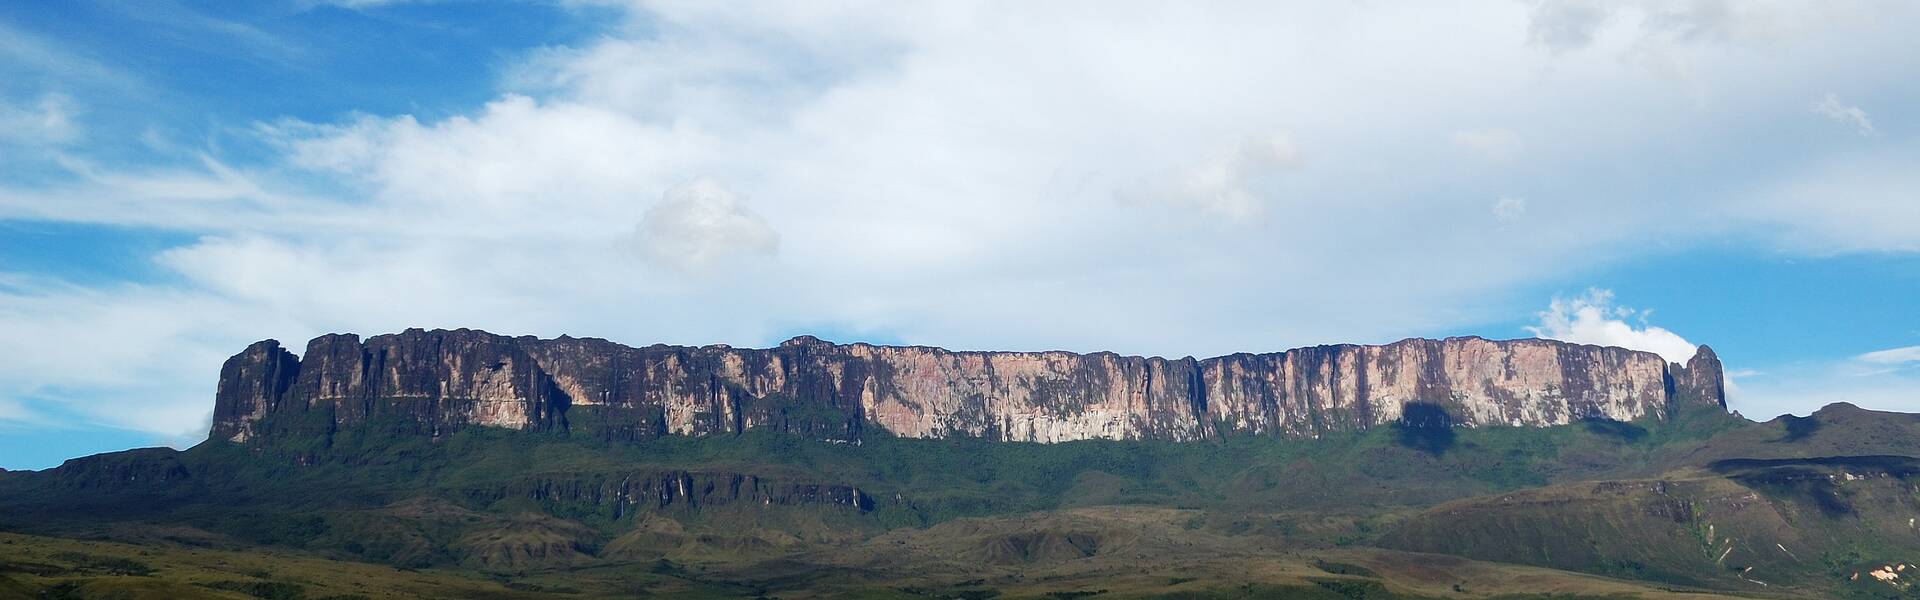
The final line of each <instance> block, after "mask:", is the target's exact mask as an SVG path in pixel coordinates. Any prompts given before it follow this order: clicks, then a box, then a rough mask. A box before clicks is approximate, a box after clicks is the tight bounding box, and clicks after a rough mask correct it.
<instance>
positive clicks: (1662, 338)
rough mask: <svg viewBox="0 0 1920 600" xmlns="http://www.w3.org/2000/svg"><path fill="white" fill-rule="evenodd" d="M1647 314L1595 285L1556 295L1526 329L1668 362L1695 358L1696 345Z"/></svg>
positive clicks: (1549, 337)
mask: <svg viewBox="0 0 1920 600" xmlns="http://www.w3.org/2000/svg"><path fill="white" fill-rule="evenodd" d="M1647 315H1648V312H1647V311H1635V310H1633V309H1631V308H1627V307H1624V306H1617V305H1615V304H1614V303H1613V292H1612V291H1610V290H1603V289H1598V288H1595V289H1589V290H1587V291H1586V293H1584V294H1581V295H1579V296H1574V297H1571V298H1565V297H1555V298H1554V299H1553V302H1552V303H1551V304H1550V305H1549V306H1548V308H1547V310H1544V311H1541V312H1539V313H1538V314H1537V316H1538V317H1539V319H1540V322H1539V324H1537V325H1533V326H1531V327H1528V328H1527V330H1528V331H1531V332H1533V335H1534V336H1535V337H1542V338H1548V339H1555V340H1560V341H1565V342H1574V343H1577V344H1594V345H1599V346H1619V347H1621V348H1629V349H1633V350H1643V351H1647V352H1652V353H1654V354H1658V355H1660V357H1661V358H1665V359H1667V361H1669V362H1677V363H1684V362H1687V359H1690V358H1693V354H1694V352H1695V351H1696V350H1698V347H1697V346H1695V345H1693V344H1692V343H1690V342H1688V341H1687V340H1686V339H1685V338H1682V337H1680V336H1679V335H1678V334H1675V333H1674V332H1671V331H1667V330H1665V329H1662V328H1659V327H1655V326H1652V325H1648V324H1647V323H1646V317H1647ZM1629 319H1634V320H1638V321H1639V324H1638V325H1637V326H1636V325H1635V324H1634V323H1631V322H1629V321H1628V320H1629Z"/></svg>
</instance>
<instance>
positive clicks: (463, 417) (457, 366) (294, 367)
mask: <svg viewBox="0 0 1920 600" xmlns="http://www.w3.org/2000/svg"><path fill="white" fill-rule="evenodd" d="M1415 404H1418V405H1420V406H1422V407H1423V408H1424V409H1425V410H1428V411H1432V410H1436V409H1437V410H1440V411H1444V412H1445V415H1446V416H1447V417H1448V419H1449V420H1450V422H1451V423H1453V424H1455V425H1463V426H1490V425H1509V426H1546V425H1558V424H1565V423H1569V422H1573V421H1577V420H1580V419H1586V418H1607V419H1616V420H1632V419H1637V418H1641V417H1647V416H1653V417H1656V418H1664V417H1665V416H1666V415H1667V414H1670V413H1671V412H1673V411H1675V410H1678V409H1680V408H1684V407H1686V406H1689V405H1698V406H1719V407H1724V406H1725V398H1724V389H1723V385H1722V379H1721V368H1720V363H1719V360H1718V359H1717V358H1715V357H1714V355H1713V351H1712V350H1710V349H1708V348H1707V347H1705V346H1701V347H1700V350H1699V353H1698V354H1697V355H1696V356H1695V357H1694V358H1693V359H1692V360H1689V361H1688V362H1687V364H1685V365H1680V364H1669V363H1667V362H1666V361H1664V360H1662V359H1661V358H1660V357H1659V356H1658V355H1655V354H1652V353H1648V352H1638V351H1633V350H1627V349H1623V348H1610V347H1600V346H1586V345H1577V344H1569V343H1564V342H1558V341H1552V340H1542V339H1520V340H1509V341H1490V340H1485V339H1480V338H1475V337H1464V338H1448V339H1444V340H1425V339H1409V340H1403V341H1400V342H1395V343H1392V344H1387V345H1382V346H1359V345H1335V346H1316V347H1311V348H1300V349H1295V350H1289V351H1286V352H1279V353H1271V354H1233V355H1229V356H1222V357H1218V358H1209V359H1205V360H1195V359H1193V358H1181V359H1165V358H1143V357H1137V356H1120V355H1116V354H1112V353H1106V352H1098V353H1093V354H1075V353H1070V352H954V351H948V350H943V349H940V348H929V347H922V346H874V345H868V344H847V345H839V344H831V343H827V342H823V341H820V340H818V339H815V338H812V337H808V336H802V337H798V338H794V339H792V340H789V341H787V342H785V343H783V344H781V345H780V346H779V347H777V348H768V349H738V348H731V347H727V346H721V345H715V346H704V347H698V348H694V347H684V346H665V345H654V346H648V347H645V348H633V347H629V346H623V345H619V344H615V343H613V342H609V341H606V340H601V339H592V338H570V337H566V336H562V337H560V338H558V339H550V340H549V339H538V338H534V337H517V338H514V337H506V336H498V335H493V334H489V333H486V332H482V331H473V330H466V329H461V330H454V331H446V330H435V331H423V330H419V329H410V330H407V331H406V332H403V333H400V334H392V335H380V336H374V337H371V338H367V339H365V340H362V339H360V338H359V336H355V335H351V334H334V335H326V336H321V337H319V338H315V339H314V340H313V341H311V342H309V343H308V344H307V349H306V352H305V353H304V354H303V355H302V356H301V357H295V356H294V355H293V354H292V353H290V352H288V351H287V350H286V349H284V348H281V347H280V344H279V343H278V342H275V341H272V340H268V341H263V342H259V343H257V344H254V345H253V346H250V347H248V348H247V349H246V350H245V351H243V352H241V353H240V354H237V355H235V356H234V357H233V358H231V359H229V360H228V361H227V363H226V365H225V367H224V368H223V369H222V370H221V379H220V384H219V388H218V392H217V394H216V400H215V408H214V421H213V430H212V437H214V438H217V439H225V440H232V441H247V440H249V439H254V438H256V437H262V436H269V437H270V436H272V435H282V434H284V435H304V434H311V433H315V432H332V431H335V430H337V429H339V428H341V427H348V426H353V425H356V424H360V423H368V422H379V423H383V424H386V425H388V426H398V427H402V428H404V429H406V430H408V431H411V432H417V433H421V434H425V435H439V434H440V433H443V432H446V431H450V430H452V429H456V428H460V427H471V426H485V427H504V428H511V429H523V430H547V431H564V432H568V433H570V434H573V435H594V436H600V437H607V438H613V439H643V438H649V437H655V436H661V435H709V434H718V433H734V432H740V431H744V430H748V429H767V430H776V431H783V432H792V433H798V434H803V435H807V436H810V437H815V438H820V439H829V440H842V441H858V440H859V439H861V438H862V437H864V436H871V435H893V436H901V437H916V438H929V437H947V436H971V437H985V438H990V439H997V440H1005V441H1025V442H1061V441H1069V440H1081V439H1092V438H1105V439H1160V440H1176V441H1177V440H1192V439H1202V438H1213V437H1219V436H1224V435H1278V436H1290V437H1313V436H1318V435H1321V434H1323V433H1327V432H1332V431H1345V430H1360V429H1366V428H1370V427H1376V426H1380V425H1383V424H1388V423H1392V422H1393V421H1395V420H1396V419H1398V418H1400V416H1401V414H1402V412H1403V410H1404V409H1405V408H1406V407H1408V406H1409V405H1415Z"/></svg>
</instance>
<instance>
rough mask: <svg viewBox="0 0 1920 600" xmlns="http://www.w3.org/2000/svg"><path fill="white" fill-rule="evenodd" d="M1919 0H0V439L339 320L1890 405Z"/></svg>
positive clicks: (38, 437)
mask: <svg viewBox="0 0 1920 600" xmlns="http://www.w3.org/2000/svg"><path fill="white" fill-rule="evenodd" d="M1915 25H1920V9H1916V8H1915V7H1912V6H1910V5H1902V4H1897V3H1873V2H1840V3H1822V4H1818V5H1807V4H1800V3H1770V2H1752V3H1724V2H1713V1H1705V0H1703V1H1697V2H1678V3H1675V2H1647V3H1638V2H1609V3H1593V2H1580V1H1573V2H1567V1H1559V0H1549V1H1545V2H1524V3H1523V2H1513V3H1473V4H1462V5H1449V4H1446V3H1419V4H1416V5H1412V6H1373V5H1359V4H1354V5H1328V6H1319V7H1310V8H1298V7H1291V8H1289V7H1274V6H1262V5H1257V4H1256V5H1244V6H1241V5H1232V4H1220V5H1210V6H1207V7H1198V6H1178V5H1142V4H1127V3H1101V4H1098V5H1077V6H1076V5H1068V4H1049V5H1033V4H1032V3H1014V4H987V3H980V4H944V5H922V6H899V5H894V4H880V5H873V6H858V5H842V6H834V7H802V6H794V5H786V4H728V5H714V4H710V3H670V2H669V3H654V2H636V3H622V2H584V1H583V2H498V3H493V2H427V1H420V2H380V1H359V2H319V1H311V0H309V1H301V2H285V3H276V2H244V3H240V2H236V3H210V2H196V3H172V2H141V3H113V2H69V3H37V2H28V3H11V4H8V5H5V6H0V467H4V468H42V467H47V466H52V465H55V464H58V462H59V461H60V460H62V459H64V458H68V457H71V456H76V455H81V454H87V453H92V452H99V451H107V450H116V449H122V448H128V447H135V446H145V445H153V444H172V445H176V446H184V445H190V444H192V443H195V442H196V441H198V439H200V438H201V437H203V436H204V431H205V424H206V418H207V415H208V414H209V412H210V410H211V399H212V388H213V381H214V378H215V376H216V375H217V371H218V368H219V364H220V362H221V361H222V360H223V359H224V358H225V357H226V356H228V355H230V354H232V353H233V352H236V351H238V350H239V349H240V348H242V347H244V346H245V345H246V344H247V343H249V342H251V341H254V340H257V339H263V338H275V339H280V340H282V341H283V342H286V343H288V344H289V345H290V346H293V347H294V348H296V349H298V348H300V347H302V346H303V345H304V340H306V339H308V338H310V337H312V336H314V335H317V334H320V333H325V332H330V331H352V332H361V333H378V332H386V331H395V330H398V329H401V328H405V327H410V326H425V327H462V326H465V327H478V328H483V329H488V330H492V331H497V332H501V333H511V334H536V335H542V336H554V335H559V334H562V333H569V334H574V335H595V336H601V337H608V338H611V339H615V340H619V341H623V342H627V343H632V344H648V343H653V342H672V343H691V344H700V343H712V342H726V343H732V344H736V345H771V344H774V343H777V342H778V341H779V340H781V339H784V338H786V337H789V336H792V335H796V334H800V333H811V334H816V335H821V336H822V337H826V338H829V339H836V340H842V341H847V340H856V339H858V340H867V341H876V342H906V343H923V344H935V345H943V346H948V347H956V348H994V349H1040V348H1065V349H1072V350H1100V349H1111V350H1117V351H1121V352H1127V353H1136V354H1157V355H1173V356H1179V355H1195V356H1208V355H1216V354H1223V353H1227V352H1233V351H1272V350H1280V349H1285V348H1289V347H1297V346H1302V345H1311V344H1318V343H1333V342H1365V343H1375V342H1387V341H1393V340H1395V339H1400V338H1404V337H1410V336H1446V335H1469V334H1471V335H1482V336H1487V337H1495V338H1504V337H1526V336H1534V335H1540V336H1547V337H1555V338H1560V339H1568V340H1572V341H1579V342H1587V343H1604V344H1615V345H1625V346H1629V347H1636V348H1642V349H1648V350H1653V351H1659V352H1662V353H1663V354H1682V353H1686V352H1687V351H1689V350H1691V349H1692V347H1693V345H1694V344H1702V343H1704V344H1710V345H1712V346H1713V347H1714V349H1715V350H1716V351H1717V352H1718V353H1719V354H1720V356H1721V357H1722V358H1723V359H1724V360H1725V361H1726V362H1727V365H1728V367H1729V369H1731V370H1732V371H1733V372H1734V373H1735V374H1736V376H1735V377H1734V385H1735V387H1736V391H1735V392H1734V396H1733V399H1732V404H1733V407H1734V408H1736V409H1739V410H1741V411H1742V412H1743V414H1746V415H1748V416H1749V417H1756V418H1766V417H1770V416H1772V415H1775V414H1779V413H1782V412H1797V413H1803V414H1804V413H1805V412H1808V411H1810V410H1813V409H1815V408H1818V407H1819V406H1821V405H1824V404H1825V403H1828V402H1834V401H1851V402H1855V403H1857V404H1861V405H1865V406H1871V407H1876V408H1885V409H1896V410H1909V411H1920V350H1903V349H1906V348H1913V347H1920V316H1916V311H1915V310H1914V307H1915V306H1916V305H1920V303H1916V302H1915V301H1914V299H1915V298H1916V296H1920V168H1915V165H1920V138H1917V137H1916V136H1915V135H1914V133H1913V132H1914V131H1915V127H1916V126H1917V125H1920V119H1916V115H1915V110H1914V107H1915V106H1920V102H1917V101H1920V79H1916V78H1914V77H1912V76H1911V74H1912V73H1916V72H1920V47H1916V45H1920V44H1916V42H1914V41H1913V40H1912V38H1911V36H1910V35H1908V32H1910V31H1911V30H1912V29H1913V28H1914V26H1915Z"/></svg>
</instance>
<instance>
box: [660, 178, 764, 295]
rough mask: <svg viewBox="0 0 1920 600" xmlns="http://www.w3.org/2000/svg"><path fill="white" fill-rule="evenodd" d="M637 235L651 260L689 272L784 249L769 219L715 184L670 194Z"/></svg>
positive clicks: (707, 182) (704, 182)
mask: <svg viewBox="0 0 1920 600" xmlns="http://www.w3.org/2000/svg"><path fill="white" fill-rule="evenodd" d="M636 235H637V238H638V242H639V244H640V248H641V250H642V252H644V253H645V254H646V256H647V258H648V259H649V260H651V261H653V262H655V263H656V264H661V265H665V266H667V267H669V268H672V269H675V270H679V271H683V272H699V271H702V270H704V269H709V268H713V267H715V266H719V265H720V264H721V263H723V262H725V261H728V260H731V259H735V258H740V257H748V256H767V255H771V254H773V253H774V252H775V251H776V250H778V249H779V248H780V234H779V233H777V232H775V231H774V230H773V227H772V226H770V225H768V224H767V221H766V219H763V218H761V217H760V215H758V214H755V213H754V212H753V211H750V210H747V208H746V206H744V205H742V204H741V202H740V199H739V198H738V197H736V196H735V195H734V193H733V192H732V191H730V190H728V189H726V188H725V187H721V185H720V184H719V183H716V182H714V181H712V180H709V179H699V180H695V181H693V182H691V183H687V184H683V185H680V186H676V187H674V188H673V189H671V190H667V192H666V194H665V195H664V196H663V197H662V198H661V200H660V203H658V204H655V205H654V206H653V208H649V209H647V213H646V216H645V217H642V218H641V220H640V225H639V227H638V231H637V232H636Z"/></svg>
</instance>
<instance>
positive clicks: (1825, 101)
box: [1813, 94, 1878, 137]
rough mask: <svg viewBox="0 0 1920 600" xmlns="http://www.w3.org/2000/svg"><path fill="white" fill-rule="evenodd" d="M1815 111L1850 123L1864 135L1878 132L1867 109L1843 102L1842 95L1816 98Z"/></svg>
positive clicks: (1845, 123)
mask: <svg viewBox="0 0 1920 600" xmlns="http://www.w3.org/2000/svg"><path fill="white" fill-rule="evenodd" d="M1813 112H1814V114H1818V115H1821V116H1824V117H1826V118H1828V119H1832V120H1833V121H1835V122H1838V123H1841V124H1844V125H1850V126H1852V127H1853V129H1854V131H1857V132H1859V133H1860V135H1861V136H1863V137H1872V136H1873V135H1875V134H1876V133H1878V132H1876V131H1874V129H1873V119H1871V118H1869V117H1867V111H1864V110H1860V107H1858V106H1853V105H1850V104H1847V103H1845V102H1841V101H1840V96H1838V95H1836V94H1827V97H1825V98H1821V99H1819V100H1815V101H1814V103H1813Z"/></svg>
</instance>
